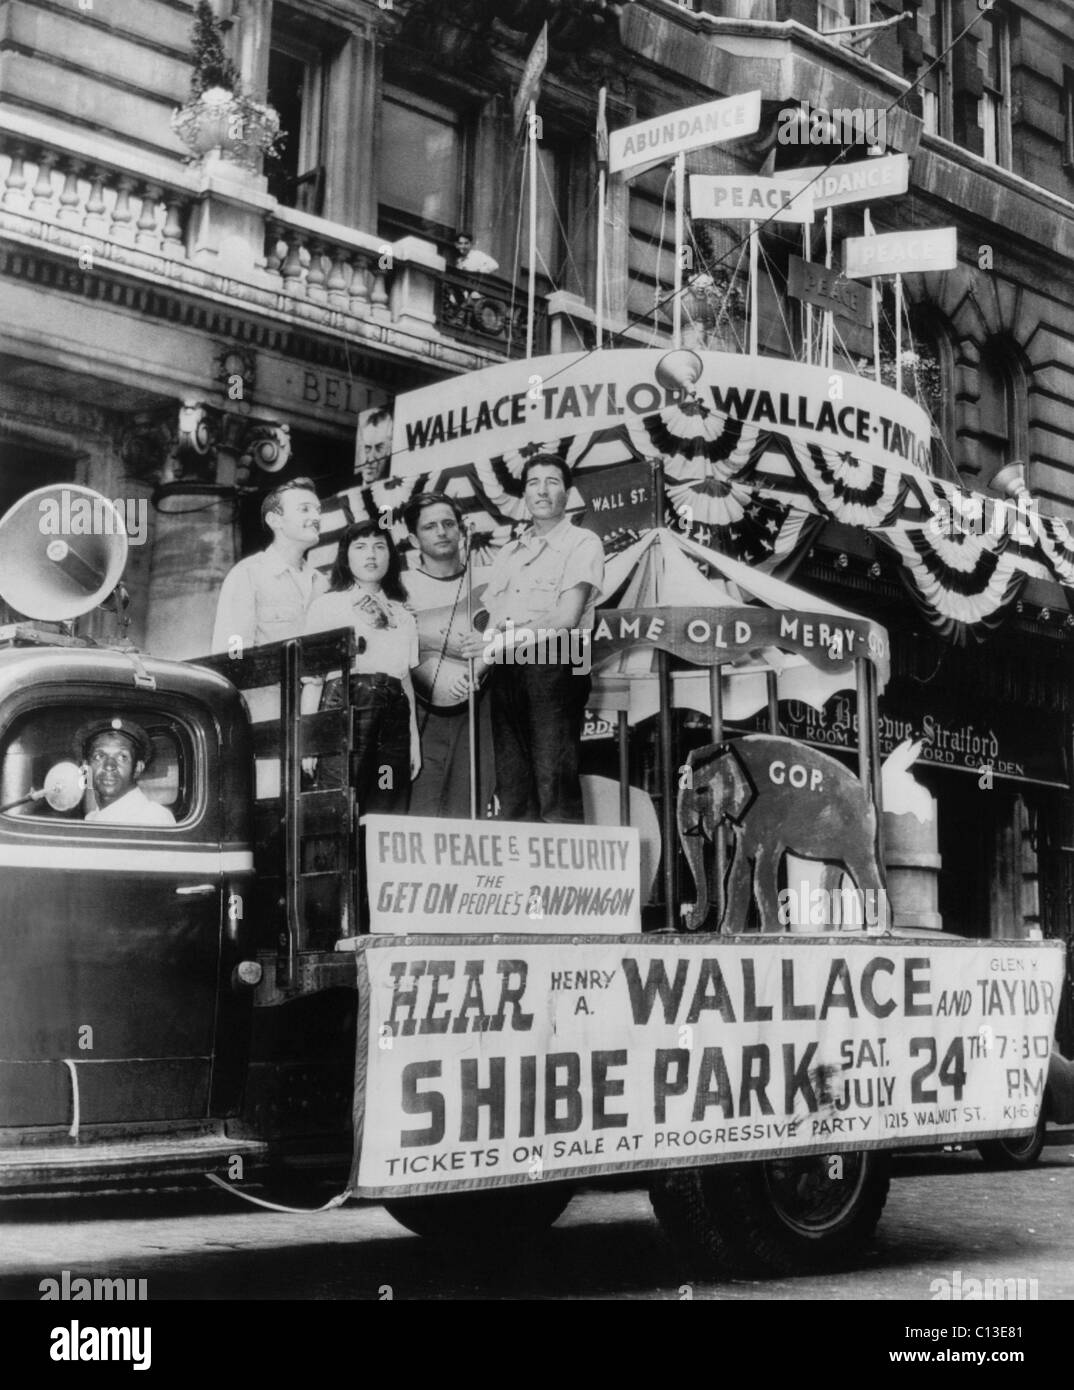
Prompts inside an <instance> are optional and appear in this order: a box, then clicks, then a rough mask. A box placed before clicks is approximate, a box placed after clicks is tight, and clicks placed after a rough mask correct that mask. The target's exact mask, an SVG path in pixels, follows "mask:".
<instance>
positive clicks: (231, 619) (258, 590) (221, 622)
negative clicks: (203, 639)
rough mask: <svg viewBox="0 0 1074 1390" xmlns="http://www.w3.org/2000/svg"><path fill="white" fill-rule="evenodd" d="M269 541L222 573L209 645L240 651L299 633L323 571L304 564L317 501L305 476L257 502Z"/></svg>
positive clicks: (312, 541) (315, 532)
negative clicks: (268, 532) (320, 572)
mask: <svg viewBox="0 0 1074 1390" xmlns="http://www.w3.org/2000/svg"><path fill="white" fill-rule="evenodd" d="M261 519H262V521H263V522H264V524H265V527H266V528H267V530H268V531H270V532H271V534H272V543H271V544H270V545H269V546H268V548H267V549H265V550H262V551H260V552H259V553H258V554H256V555H249V556H247V558H246V559H245V560H240V561H239V563H238V564H237V565H235V566H234V567H233V568H232V569H231V570H230V571H229V572H228V574H227V576H226V577H225V579H224V583H223V585H222V586H221V589H220V597H219V599H218V600H217V605H216V623H215V624H214V626H213V641H212V650H213V651H214V652H228V653H229V654H230V655H232V656H241V655H242V654H243V652H244V651H245V650H246V649H247V648H248V647H261V646H264V645H265V644H266V643H268V642H282V641H284V640H285V639H287V638H289V637H300V636H301V635H302V633H303V632H304V631H305V627H306V613H307V611H308V609H309V606H310V604H311V603H312V602H313V600H314V599H315V598H316V597H317V596H318V595H319V594H321V593H323V592H324V590H325V588H326V581H325V579H324V576H323V575H321V574H319V573H318V572H317V571H316V570H314V569H311V568H310V567H309V566H308V565H307V564H306V552H307V551H308V550H310V549H311V548H312V547H313V546H314V545H316V544H317V538H318V536H319V535H320V530H321V504H320V502H319V501H318V498H317V490H316V488H315V487H314V484H313V483H312V482H311V481H310V479H309V478H292V479H291V481H290V482H287V483H283V484H281V485H280V486H279V487H278V488H275V489H273V491H272V492H270V493H269V494H268V496H267V497H266V498H265V500H264V502H262V504H261Z"/></svg>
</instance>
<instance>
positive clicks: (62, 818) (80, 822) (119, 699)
mask: <svg viewBox="0 0 1074 1390" xmlns="http://www.w3.org/2000/svg"><path fill="white" fill-rule="evenodd" d="M185 706H186V701H185V700H183V701H181V700H175V701H174V702H170V703H169V706H168V708H167V710H161V711H159V712H158V711H155V710H153V709H152V708H151V707H150V706H148V705H147V703H146V701H145V700H144V699H143V700H138V699H129V698H125V696H124V695H121V694H118V693H117V692H116V690H115V688H114V687H104V688H102V687H100V686H98V685H95V684H89V683H87V684H86V685H81V684H79V685H77V686H75V687H74V688H72V686H71V685H65V686H64V685H42V686H35V687H34V689H33V691H32V693H28V694H27V695H26V697H25V698H21V699H18V700H16V701H14V702H12V703H10V704H8V706H7V708H6V709H5V710H4V711H3V714H4V718H3V728H4V738H3V741H2V743H0V777H2V774H3V767H4V763H5V761H6V759H7V755H8V750H9V748H10V745H11V738H12V732H13V731H16V732H17V727H18V726H20V725H21V724H23V722H24V721H27V720H32V719H42V718H44V717H46V716H48V715H49V714H50V713H51V714H57V713H59V712H61V711H67V712H70V713H72V714H77V717H76V718H75V720H74V723H73V730H72V732H73V731H75V730H77V729H78V728H79V727H80V726H81V725H82V724H84V723H88V722H89V721H90V720H92V719H94V718H97V717H100V718H107V717H111V716H113V715H118V716H120V717H129V718H131V719H133V720H135V721H136V722H138V723H141V724H143V725H145V726H147V728H148V731H152V730H153V729H155V728H161V727H167V729H168V730H169V732H170V734H171V736H172V737H173V738H174V740H175V744H176V749H177V754H178V757H177V766H178V774H179V795H178V796H177V797H176V799H175V801H173V802H159V803H158V804H159V805H163V806H166V807H167V809H168V810H170V811H171V812H172V813H173V815H174V816H175V824H174V825H154V826H145V825H137V824H135V823H131V824H123V823H119V822H115V823H113V822H109V821H104V822H101V821H89V822H87V821H86V819H85V815H84V814H81V815H77V816H76V815H72V814H70V813H66V812H55V813H46V814H37V815H33V814H30V815H25V814H24V815H20V814H18V813H17V810H21V809H22V808H21V807H20V808H17V809H16V808H13V809H12V810H11V811H6V812H3V813H0V835H11V834H16V833H18V834H22V833H27V832H28V833H31V834H34V835H38V834H44V835H56V834H62V835H68V834H70V833H71V832H72V831H74V833H75V834H76V835H78V836H90V835H92V836H98V835H105V836H107V837H117V838H125V839H129V838H130V837H131V836H132V835H136V836H140V837H141V838H155V837H157V836H159V835H161V834H164V835H167V836H175V835H177V834H178V835H179V836H182V837H184V838H186V839H190V838H193V839H195V840H198V841H201V840H203V839H204V838H205V836H204V830H205V829H206V828H207V824H208V819H209V817H210V815H211V809H212V808H211V801H210V796H209V788H208V787H207V786H206V785H205V778H204V776H203V775H202V769H203V767H204V766H205V749H204V742H205V734H204V729H203V727H202V724H201V721H200V720H199V719H198V718H197V717H196V716H195V714H194V711H193V710H192V709H187V708H185ZM75 761H76V759H75V755H74V749H73V748H70V747H68V748H57V751H56V756H55V757H54V758H52V759H51V761H50V762H49V764H48V765H49V766H50V767H51V766H54V765H55V763H58V762H75ZM28 790H29V789H28V788H27V791H28ZM21 794H25V793H21ZM150 800H152V801H156V798H155V797H150ZM42 804H44V803H42ZM79 804H80V805H83V806H84V804H85V802H84V799H83V801H82V802H80V803H79ZM73 809H74V808H72V810H73ZM180 811H181V812H182V814H180ZM191 832H193V836H192V835H191ZM209 840H210V841H212V842H215V837H214V836H213V835H210V836H209Z"/></svg>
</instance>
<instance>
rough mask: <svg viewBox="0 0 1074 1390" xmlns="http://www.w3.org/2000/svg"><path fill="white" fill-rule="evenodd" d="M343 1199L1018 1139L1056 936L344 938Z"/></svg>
mask: <svg viewBox="0 0 1074 1390" xmlns="http://www.w3.org/2000/svg"><path fill="white" fill-rule="evenodd" d="M358 965H359V999H360V1001H361V1004H360V1008H361V1012H360V1019H359V1029H358V1059H357V1061H358V1066H357V1073H358V1084H357V1086H356V1089H355V1140H356V1145H355V1171H354V1173H353V1174H352V1190H353V1191H355V1193H356V1195H358V1196H361V1197H379V1196H388V1195H394V1194H396V1193H399V1192H430V1191H447V1190H451V1189H455V1188H479V1187H493V1186H502V1185H509V1184H514V1183H518V1184H521V1183H526V1182H530V1181H533V1180H534V1179H535V1178H541V1177H549V1178H566V1177H577V1176H583V1175H586V1174H590V1175H591V1174H595V1173H608V1172H616V1171H620V1170H631V1169H633V1170H639V1169H651V1168H661V1167H682V1166H684V1165H690V1164H707V1163H719V1162H727V1161H733V1160H740V1159H743V1158H763V1157H773V1156H776V1155H785V1154H788V1153H798V1154H807V1153H826V1152H830V1151H834V1150H841V1149H871V1148H887V1147H899V1146H904V1145H909V1144H921V1143H931V1144H941V1143H955V1142H958V1143H963V1142H967V1141H970V1140H974V1139H981V1138H986V1137H995V1136H998V1135H1001V1134H1007V1133H1012V1132H1019V1131H1021V1132H1026V1131H1028V1130H1030V1129H1032V1128H1033V1125H1034V1123H1035V1121H1036V1117H1037V1114H1038V1112H1039V1109H1040V1104H1041V1101H1042V1098H1043V1095H1044V1083H1045V1076H1046V1073H1047V1069H1048V1056H1049V1052H1050V1049H1051V1045H1052V1034H1053V1031H1054V1027H1055V1013H1056V1006H1057V1004H1058V1000H1059V990H1060V982H1061V979H1062V971H1063V947H1062V944H1061V943H1059V942H1023V941H1003V942H977V941H968V940H963V941H943V942H932V941H921V940H898V941H896V940H884V941H880V942H878V941H877V940H876V939H875V938H873V939H868V940H867V939H864V938H861V937H848V939H845V940H840V939H839V938H838V937H836V938H832V937H826V938H806V937H800V936H799V937H795V938H794V939H793V941H792V940H790V939H788V938H787V937H783V936H769V937H758V936H754V937H745V938H744V937H739V938H736V939H729V938H727V937H720V938H717V937H710V936H707V937H692V938H690V939H688V940H670V941H669V940H668V939H667V938H666V937H665V938H662V939H660V938H653V937H644V936H636V937H633V938H625V939H622V940H619V941H609V940H599V939H597V940H594V939H590V938H582V939H580V940H576V941H574V942H572V943H571V944H570V946H569V947H568V946H566V945H565V944H564V943H563V942H562V941H560V942H553V941H547V940H544V939H542V938H540V937H533V936H530V937H525V938H514V939H511V940H507V941H501V942H494V941H492V940H490V938H489V937H488V936H484V937H475V936H471V937H467V938H466V939H465V941H460V940H454V939H452V940H447V941H444V940H439V941H436V940H427V941H425V942H422V943H413V942H411V943H405V944H404V943H403V942H398V941H388V940H385V939H383V938H381V939H380V940H377V939H376V938H369V937H366V938H361V939H360V940H359V944H358Z"/></svg>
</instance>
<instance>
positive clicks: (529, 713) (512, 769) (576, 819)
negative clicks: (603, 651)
mask: <svg viewBox="0 0 1074 1390" xmlns="http://www.w3.org/2000/svg"><path fill="white" fill-rule="evenodd" d="M491 685H492V689H491V699H492V741H493V747H494V748H495V751H496V794H497V796H498V797H499V800H500V815H501V817H502V818H503V819H504V820H528V821H538V820H542V821H551V822H558V823H561V824H581V822H582V820H583V819H584V818H583V815H582V786H581V782H580V781H579V778H578V749H579V744H580V743H581V738H582V723H583V720H584V719H585V706H586V701H587V700H588V698H589V691H590V687H591V681H590V678H589V677H588V676H580V675H578V676H576V675H574V674H573V673H572V670H571V668H570V667H569V666H509V665H506V664H505V665H502V666H494V667H493V669H492V678H491Z"/></svg>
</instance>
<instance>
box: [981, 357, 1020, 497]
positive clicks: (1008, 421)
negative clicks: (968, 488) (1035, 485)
mask: <svg viewBox="0 0 1074 1390" xmlns="http://www.w3.org/2000/svg"><path fill="white" fill-rule="evenodd" d="M977 380H978V388H979V392H978V400H977V417H978V427H977V443H976V447H975V457H974V459H973V464H974V466H972V467H970V468H968V469H967V470H966V471H968V472H972V473H974V474H975V475H976V476H977V479H978V481H980V482H982V483H987V482H988V480H989V479H990V478H991V477H992V475H993V474H994V473H995V472H996V471H997V470H998V469H1000V468H1002V467H1003V465H1004V464H1005V463H1011V462H1013V461H1014V460H1015V459H1017V458H1025V457H1026V456H1027V453H1028V446H1029V438H1028V425H1027V418H1026V378H1025V372H1024V371H1023V369H1022V364H1021V362H1020V361H1019V359H1018V355H1017V352H1016V350H1015V348H1014V347H1013V346H1012V345H1011V344H1010V343H1007V342H1004V341H1003V340H995V341H993V342H991V343H988V344H986V346H985V348H984V349H983V351H982V352H981V361H980V364H979V365H978V368H977Z"/></svg>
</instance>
